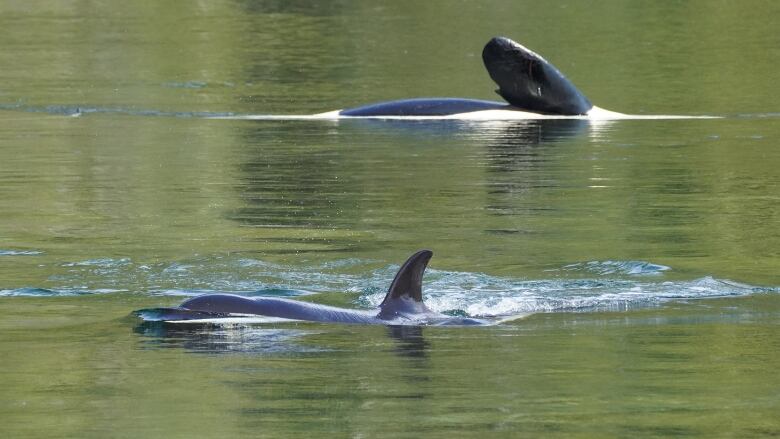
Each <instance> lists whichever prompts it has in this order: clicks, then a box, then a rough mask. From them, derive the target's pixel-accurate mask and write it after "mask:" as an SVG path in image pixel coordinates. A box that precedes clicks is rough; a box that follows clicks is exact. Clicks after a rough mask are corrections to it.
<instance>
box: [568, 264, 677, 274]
mask: <svg viewBox="0 0 780 439" xmlns="http://www.w3.org/2000/svg"><path fill="white" fill-rule="evenodd" d="M563 270H565V271H587V272H590V273H595V274H600V275H607V274H627V275H632V276H634V275H657V274H661V273H662V272H664V271H667V270H671V268H670V267H667V266H666V265H659V264H653V263H652V262H645V261H590V262H579V263H576V264H569V265H566V266H564V267H563Z"/></svg>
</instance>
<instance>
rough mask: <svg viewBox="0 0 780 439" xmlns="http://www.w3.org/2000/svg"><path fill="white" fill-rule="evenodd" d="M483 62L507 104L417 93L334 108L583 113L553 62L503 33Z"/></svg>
mask: <svg viewBox="0 0 780 439" xmlns="http://www.w3.org/2000/svg"><path fill="white" fill-rule="evenodd" d="M482 61H483V62H484V63H485V68H486V69H487V71H488V73H489V74H490V77H491V78H492V79H493V81H495V83H496V84H498V90H496V93H498V94H499V95H500V96H501V97H502V98H504V99H505V100H506V101H507V102H508V103H509V104H505V103H502V102H494V101H484V100H476V99H460V98H422V99H405V100H400V101H390V102H380V103H378V104H371V105H366V106H362V107H357V108H351V109H346V110H341V111H339V113H338V114H339V115H341V116H445V115H454V114H462V113H471V112H478V111H490V110H499V111H522V112H527V113H537V114H542V115H558V116H586V115H588V113H589V112H590V111H591V110H592V109H593V108H594V107H593V104H591V103H590V101H589V100H588V98H586V97H585V95H583V94H582V93H581V92H580V91H579V90H577V87H575V86H574V84H572V83H571V82H570V81H569V80H568V79H566V77H565V76H563V74H562V73H561V72H560V71H558V69H556V68H555V67H554V66H553V65H552V64H550V63H549V62H547V60H545V59H544V58H542V57H541V56H539V55H537V54H536V53H534V52H532V51H531V50H528V49H527V48H525V47H523V46H522V45H520V44H518V43H516V42H514V41H512V40H510V39H509V38H505V37H495V38H493V39H491V40H490V41H488V43H487V44H486V45H485V48H484V49H483V50H482Z"/></svg>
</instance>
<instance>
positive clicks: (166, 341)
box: [133, 321, 430, 359]
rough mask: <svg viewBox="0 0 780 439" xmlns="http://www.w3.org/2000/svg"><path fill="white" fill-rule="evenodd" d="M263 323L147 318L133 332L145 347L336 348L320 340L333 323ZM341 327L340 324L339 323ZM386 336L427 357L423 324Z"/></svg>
mask: <svg viewBox="0 0 780 439" xmlns="http://www.w3.org/2000/svg"><path fill="white" fill-rule="evenodd" d="M298 326H300V325H297V324H287V325H276V326H273V327H270V326H264V325H246V324H212V323H205V324H201V323H166V322H149V321H144V322H140V323H138V324H136V325H135V327H134V328H133V332H134V333H136V334H138V335H140V336H142V337H143V338H142V339H141V340H140V343H141V346H143V348H144V349H164V348H175V349H184V350H186V351H188V352H193V353H206V354H225V353H243V354H256V355H264V356H288V355H295V356H299V355H303V354H313V353H324V352H328V351H332V350H334V349H337V348H334V347H332V346H330V345H329V343H322V344H318V343H317V337H315V336H316V335H318V334H322V333H323V332H326V331H329V330H331V329H332V328H333V325H318V324H309V323H305V324H303V329H301V328H299V327H298ZM336 326H338V325H336ZM358 329H359V328H358ZM386 336H387V337H389V339H390V340H392V341H393V342H394V343H393V348H392V351H393V352H395V353H396V354H397V355H398V356H399V357H406V358H414V359H425V358H426V357H427V351H428V349H429V348H430V343H429V342H427V341H426V340H425V337H424V336H423V328H422V327H420V326H395V325H391V326H387V327H386Z"/></svg>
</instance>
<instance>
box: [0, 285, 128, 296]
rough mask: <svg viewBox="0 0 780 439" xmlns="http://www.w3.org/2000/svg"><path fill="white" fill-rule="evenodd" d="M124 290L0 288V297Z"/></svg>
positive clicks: (102, 292)
mask: <svg viewBox="0 0 780 439" xmlns="http://www.w3.org/2000/svg"><path fill="white" fill-rule="evenodd" d="M122 291H124V290H116V289H111V288H97V289H79V288H55V289H48V288H35V287H22V288H12V289H0V297H66V296H84V295H89V294H109V293H119V292H122Z"/></svg>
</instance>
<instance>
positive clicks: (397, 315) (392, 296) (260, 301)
mask: <svg viewBox="0 0 780 439" xmlns="http://www.w3.org/2000/svg"><path fill="white" fill-rule="evenodd" d="M432 256H433V252H431V251H430V250H420V251H418V252H417V253H415V254H413V255H412V256H411V257H409V259H407V260H406V262H405V263H404V264H403V265H402V266H401V268H400V269H399V270H398V273H396V275H395V278H394V279H393V283H392V284H390V288H389V290H388V292H387V295H386V296H385V299H384V300H383V301H382V303H381V304H380V305H379V308H378V309H374V310H355V309H348V308H338V307H335V306H327V305H319V304H315V303H309V302H300V301H297V300H291V299H283V298H278V297H243V296H238V295H235V294H204V295H202V296H197V297H194V298H192V299H189V300H186V301H184V302H183V303H182V304H181V305H179V306H178V307H176V308H155V309H146V310H139V311H136V312H135V314H136V315H138V316H140V317H142V318H144V319H146V320H149V321H181V320H198V319H213V318H222V317H231V316H235V315H241V316H247V315H249V316H264V317H278V318H284V319H292V320H305V321H311V322H328V323H351V324H368V325H398V324H415V325H482V324H487V322H484V321H481V320H478V319H471V318H466V317H453V316H449V315H446V314H440V313H437V312H434V311H431V310H430V309H428V307H427V306H425V304H424V303H423V300H422V278H423V273H424V272H425V268H426V267H427V266H428V261H430V259H431V257H432ZM149 316H153V317H149Z"/></svg>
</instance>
